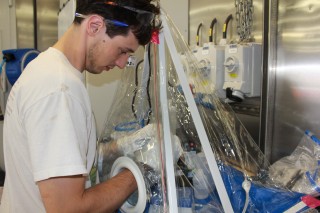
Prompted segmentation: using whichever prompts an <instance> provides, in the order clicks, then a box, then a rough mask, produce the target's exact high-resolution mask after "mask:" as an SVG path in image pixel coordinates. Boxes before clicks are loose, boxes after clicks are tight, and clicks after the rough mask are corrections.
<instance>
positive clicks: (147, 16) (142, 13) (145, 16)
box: [104, 1, 155, 24]
mask: <svg viewBox="0 0 320 213" xmlns="http://www.w3.org/2000/svg"><path fill="white" fill-rule="evenodd" d="M104 4H107V5H112V6H115V7H119V8H124V9H127V10H129V11H132V12H134V13H136V18H137V20H139V21H140V22H142V23H146V24H150V23H151V22H152V21H153V20H154V18H155V14H154V13H152V12H149V11H146V10H140V9H137V8H134V7H129V6H125V5H120V4H117V3H115V2H113V1H106V2H104Z"/></svg>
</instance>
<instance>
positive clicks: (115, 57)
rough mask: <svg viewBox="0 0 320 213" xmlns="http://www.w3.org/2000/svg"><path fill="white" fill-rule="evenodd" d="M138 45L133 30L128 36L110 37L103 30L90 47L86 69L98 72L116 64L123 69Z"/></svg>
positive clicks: (94, 72)
mask: <svg viewBox="0 0 320 213" xmlns="http://www.w3.org/2000/svg"><path fill="white" fill-rule="evenodd" d="M138 47H139V43H138V40H137V39H136V38H135V36H134V35H133V33H132V32H131V31H130V32H129V34H128V35H127V36H115V37H113V38H110V37H109V36H108V35H107V34H106V33H105V31H104V32H103V30H102V31H101V33H99V35H98V36H97V37H96V38H95V39H94V41H93V42H92V44H91V45H90V46H89V48H88V53H87V60H86V70H87V71H88V72H90V73H93V74H98V73H101V72H103V71H108V70H110V69H112V68H114V67H115V66H117V67H119V68H121V69H123V68H124V67H125V66H126V64H127V61H128V58H129V56H130V54H132V53H133V52H135V51H136V50H137V49H138Z"/></svg>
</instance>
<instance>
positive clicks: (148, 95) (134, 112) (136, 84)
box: [131, 44, 152, 126]
mask: <svg viewBox="0 0 320 213" xmlns="http://www.w3.org/2000/svg"><path fill="white" fill-rule="evenodd" d="M147 48H148V50H147V51H148V63H149V76H148V81H147V86H146V90H147V100H148V105H149V110H147V122H146V125H147V124H149V123H150V117H151V114H152V110H151V107H152V104H151V98H150V92H149V90H150V79H151V62H150V59H151V56H150V44H148V47H147ZM143 61H144V60H141V61H139V62H138V64H137V66H136V68H135V89H134V95H133V98H132V101H131V110H132V113H133V115H134V117H135V118H136V119H138V116H137V114H136V110H135V104H134V103H135V101H136V97H137V93H138V86H139V81H138V79H139V77H138V72H139V71H138V68H139V65H140V64H141V63H142V62H143ZM141 120H143V119H141ZM141 124H142V126H145V124H144V122H141Z"/></svg>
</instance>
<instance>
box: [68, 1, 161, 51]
mask: <svg viewBox="0 0 320 213" xmlns="http://www.w3.org/2000/svg"><path fill="white" fill-rule="evenodd" d="M110 2H112V3H114V5H112V4H110ZM107 3H109V4H107ZM117 5H119V6H117ZM124 6H127V7H131V8H135V9H138V10H143V11H147V12H150V13H153V14H154V15H159V14H160V7H159V3H158V2H157V1H154V0H111V1H103V0H77V5H76V13H80V14H82V15H91V14H97V15H100V16H102V17H104V18H105V19H109V20H117V21H121V22H124V23H126V24H127V25H129V26H128V27H122V26H116V25H114V24H112V23H109V22H106V26H107V32H106V33H107V34H108V36H110V37H111V38H112V37H114V36H116V35H124V36H125V35H128V32H129V30H130V29H131V30H132V32H133V34H134V35H135V37H136V38H137V40H138V42H139V44H140V45H145V44H147V43H149V41H150V39H151V36H152V31H153V30H159V29H160V28H161V22H160V21H159V20H158V21H156V20H153V21H151V22H149V20H148V21H146V19H143V18H142V19H141V18H139V16H140V17H143V16H144V15H145V14H139V12H134V11H132V10H128V9H126V8H124ZM149 15H150V14H149ZM82 20H83V19H82V18H80V17H75V19H74V23H75V24H79V23H81V22H82ZM148 22H149V23H148Z"/></svg>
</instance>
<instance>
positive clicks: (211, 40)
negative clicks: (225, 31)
mask: <svg viewBox="0 0 320 213" xmlns="http://www.w3.org/2000/svg"><path fill="white" fill-rule="evenodd" d="M216 23H217V19H216V18H214V19H213V20H212V21H211V23H210V29H209V42H213V28H214V25H215V24H216Z"/></svg>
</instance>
